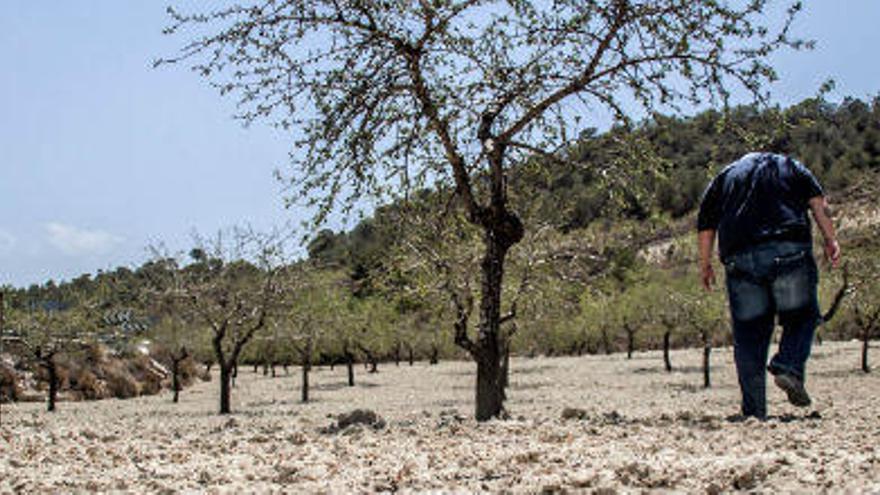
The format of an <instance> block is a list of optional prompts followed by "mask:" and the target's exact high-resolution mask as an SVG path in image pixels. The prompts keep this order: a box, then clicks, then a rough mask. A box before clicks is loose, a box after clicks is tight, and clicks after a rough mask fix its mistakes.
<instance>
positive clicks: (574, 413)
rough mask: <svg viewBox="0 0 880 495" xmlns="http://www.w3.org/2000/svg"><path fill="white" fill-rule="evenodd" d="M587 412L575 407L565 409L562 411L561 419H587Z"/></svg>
mask: <svg viewBox="0 0 880 495" xmlns="http://www.w3.org/2000/svg"><path fill="white" fill-rule="evenodd" d="M587 417H588V414H587V411H585V410H583V409H578V408H576V407H566V408H565V409H563V410H562V419H587Z"/></svg>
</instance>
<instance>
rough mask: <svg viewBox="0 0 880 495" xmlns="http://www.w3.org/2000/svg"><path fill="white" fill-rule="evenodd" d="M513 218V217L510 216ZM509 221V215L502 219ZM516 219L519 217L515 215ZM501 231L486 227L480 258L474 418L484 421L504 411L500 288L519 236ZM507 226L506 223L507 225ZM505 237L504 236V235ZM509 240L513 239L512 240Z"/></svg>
mask: <svg viewBox="0 0 880 495" xmlns="http://www.w3.org/2000/svg"><path fill="white" fill-rule="evenodd" d="M513 218H515V217H513ZM505 220H506V221H508V222H510V221H512V219H505ZM517 221H518V219H517ZM518 225H519V229H520V230H519V237H518V238H515V239H513V238H512V237H509V236H510V235H511V234H510V233H506V235H505V232H500V230H502V229H504V228H505V226H504V225H494V226H492V227H495V229H496V230H493V229H491V228H490V229H486V231H485V232H486V235H485V238H484V243H485V246H486V253H485V255H484V256H483V260H482V262H481V266H480V268H481V272H482V282H481V287H480V296H481V297H480V332H479V335H478V337H477V342H476V352H475V353H474V360H475V361H476V362H477V387H476V419H477V421H487V420H489V419H491V418H497V417H501V416H503V415H504V381H503V376H502V359H503V357H504V356H503V350H502V348H501V347H502V342H501V340H500V335H501V288H502V282H503V278H504V258H505V256H506V255H507V251H508V249H509V248H510V246H512V245H513V244H514V243H515V242H517V241H518V240H519V239H520V238H522V235H521V234H522V225H521V224H518ZM508 227H509V226H508ZM505 237H507V239H505ZM511 240H512V241H513V242H511Z"/></svg>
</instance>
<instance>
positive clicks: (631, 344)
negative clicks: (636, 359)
mask: <svg viewBox="0 0 880 495" xmlns="http://www.w3.org/2000/svg"><path fill="white" fill-rule="evenodd" d="M623 328H624V330H626V358H627V359H632V357H633V352H634V351H635V350H636V330H635V328H633V327H631V326H629V325H624V326H623Z"/></svg>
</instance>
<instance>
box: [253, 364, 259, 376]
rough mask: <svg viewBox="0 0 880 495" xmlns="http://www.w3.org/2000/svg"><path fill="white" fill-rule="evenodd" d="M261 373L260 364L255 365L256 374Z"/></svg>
mask: <svg viewBox="0 0 880 495" xmlns="http://www.w3.org/2000/svg"><path fill="white" fill-rule="evenodd" d="M259 372H260V363H254V374H255V375H256V374H257V373H259Z"/></svg>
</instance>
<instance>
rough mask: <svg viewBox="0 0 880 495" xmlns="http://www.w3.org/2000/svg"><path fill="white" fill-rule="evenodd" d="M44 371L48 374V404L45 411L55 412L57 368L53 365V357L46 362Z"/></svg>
mask: <svg viewBox="0 0 880 495" xmlns="http://www.w3.org/2000/svg"><path fill="white" fill-rule="evenodd" d="M46 371H47V372H49V404H48V405H47V411H49V412H52V411H54V410H55V402H56V400H57V399H58V388H59V387H58V385H59V383H58V367H57V366H56V365H55V357H54V356H49V359H47V360H46Z"/></svg>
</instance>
